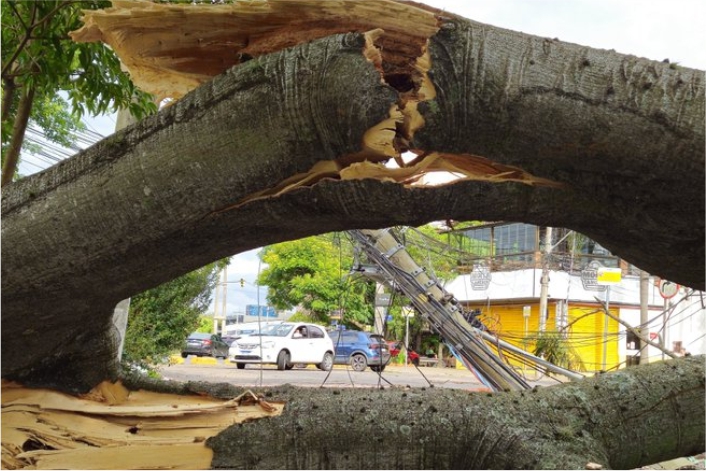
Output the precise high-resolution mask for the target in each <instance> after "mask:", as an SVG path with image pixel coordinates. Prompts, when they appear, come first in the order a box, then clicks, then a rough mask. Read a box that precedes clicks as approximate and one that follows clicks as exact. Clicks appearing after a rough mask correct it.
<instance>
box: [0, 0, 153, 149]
mask: <svg viewBox="0 0 706 471" xmlns="http://www.w3.org/2000/svg"><path fill="white" fill-rule="evenodd" d="M108 6H110V2H108V1H98V0H83V1H70V0H37V1H32V2H27V1H16V0H7V1H5V2H3V8H2V42H1V48H0V55H1V57H2V89H3V100H4V101H7V103H4V104H3V116H2V142H3V144H5V143H7V142H9V140H10V135H11V134H12V133H13V131H14V130H15V128H16V127H17V125H18V123H19V122H20V121H22V120H23V119H25V118H24V117H21V116H18V115H17V111H18V100H19V98H20V97H21V96H23V95H26V94H27V92H28V90H30V89H32V90H33V91H34V101H33V106H32V110H31V113H30V118H31V120H32V121H33V122H34V123H35V124H36V125H37V126H39V127H40V128H42V129H43V131H44V132H45V133H46V135H47V138H48V139H49V140H51V141H53V142H56V143H59V144H62V145H67V144H68V143H69V142H68V139H69V137H70V132H72V131H76V130H80V129H81V125H80V124H79V123H80V118H81V116H82V115H84V114H86V113H89V114H92V115H97V114H103V113H107V112H113V111H117V110H118V109H120V108H127V109H129V110H130V112H131V113H132V114H133V115H134V116H135V117H136V118H138V119H140V118H142V117H144V116H145V115H146V114H149V113H152V112H154V111H156V109H157V107H156V105H155V104H154V103H152V97H151V95H149V94H146V93H144V92H141V91H139V90H138V89H137V88H136V87H135V86H134V85H133V83H132V82H131V81H130V78H129V77H128V75H127V74H126V73H124V72H123V71H121V70H120V61H119V59H118V57H117V56H116V55H115V53H114V52H113V51H112V50H111V49H110V48H108V47H107V46H106V45H104V44H102V43H100V42H97V43H75V42H74V41H72V40H71V38H70V37H69V32H71V31H74V30H77V29H79V28H80V27H81V26H82V22H81V20H80V18H81V16H82V13H81V11H82V10H92V9H99V8H104V7H108ZM62 96H63V97H66V98H67V100H68V101H67V100H65V99H64V98H62ZM6 150H7V148H6V146H5V145H3V154H2V155H3V161H4V160H5V155H6Z"/></svg>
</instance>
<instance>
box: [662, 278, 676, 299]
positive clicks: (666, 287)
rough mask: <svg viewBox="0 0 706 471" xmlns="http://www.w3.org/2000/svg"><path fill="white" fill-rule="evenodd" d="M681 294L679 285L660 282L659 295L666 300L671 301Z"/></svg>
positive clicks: (664, 281) (665, 281)
mask: <svg viewBox="0 0 706 471" xmlns="http://www.w3.org/2000/svg"><path fill="white" fill-rule="evenodd" d="M678 292H679V285H678V284H676V283H672V282H671V281H667V280H659V295H660V296H662V297H663V298H664V299H670V298H673V297H674V296H676V295H677V293H678Z"/></svg>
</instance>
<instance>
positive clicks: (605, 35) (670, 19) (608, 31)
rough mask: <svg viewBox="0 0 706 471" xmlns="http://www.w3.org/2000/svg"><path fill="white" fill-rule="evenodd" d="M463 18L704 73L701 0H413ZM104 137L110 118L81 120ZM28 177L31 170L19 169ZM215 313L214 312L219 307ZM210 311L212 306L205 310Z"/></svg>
mask: <svg viewBox="0 0 706 471" xmlns="http://www.w3.org/2000/svg"><path fill="white" fill-rule="evenodd" d="M417 1H419V2H421V3H427V4H429V5H431V6H434V7H436V8H440V9H445V10H448V11H451V12H453V13H457V14H459V15H461V16H464V17H466V18H469V19H472V20H475V21H479V22H482V23H487V24H490V25H493V26H499V27H503V28H507V29H511V30H515V31H521V32H524V33H528V34H533V35H537V36H542V37H550V38H559V39H560V40H561V41H566V42H572V43H576V44H581V45H584V46H590V47H594V48H600V49H615V50H616V51H617V52H619V53H625V54H632V55H636V56H640V57H646V58H648V59H653V60H658V61H661V60H663V59H669V60H670V62H672V63H678V64H679V65H682V66H685V67H692V68H697V69H701V70H706V47H704V45H706V28H705V27H704V25H705V24H706V21H705V20H706V1H703V0H659V1H658V0H417ZM87 124H88V126H89V128H90V129H92V130H94V131H96V132H99V133H100V134H103V135H104V136H107V135H109V134H112V133H113V131H114V128H115V115H108V116H101V117H98V118H91V119H88V120H87ZM20 169H21V171H23V172H25V174H29V173H32V172H35V171H37V170H38V169H37V167H35V166H31V165H23V166H22V167H20ZM257 252H258V250H251V251H248V252H245V253H241V254H236V255H234V256H233V257H232V258H231V263H230V265H229V267H228V270H227V276H228V280H229V281H237V280H240V279H241V278H243V279H244V280H245V283H244V287H241V286H240V283H228V284H227V287H228V290H227V295H226V313H227V314H229V315H230V314H235V313H243V312H244V311H245V306H246V305H248V304H257V301H258V299H259V300H260V304H263V305H264V304H265V303H266V300H265V298H266V295H267V288H266V287H258V286H257V285H256V284H255V280H256V278H257V274H258V272H259V270H261V269H262V268H263V267H262V266H261V264H260V263H259V259H258V257H257ZM219 309H220V308H219ZM211 311H213V304H212V307H211Z"/></svg>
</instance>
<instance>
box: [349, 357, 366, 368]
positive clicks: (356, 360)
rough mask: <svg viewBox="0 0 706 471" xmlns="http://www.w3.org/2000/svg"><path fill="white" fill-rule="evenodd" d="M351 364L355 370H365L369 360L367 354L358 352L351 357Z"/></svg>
mask: <svg viewBox="0 0 706 471" xmlns="http://www.w3.org/2000/svg"><path fill="white" fill-rule="evenodd" d="M351 366H352V367H353V369H354V370H355V371H365V368H367V366H368V360H367V359H366V358H365V355H361V354H356V355H353V356H352V357H351Z"/></svg>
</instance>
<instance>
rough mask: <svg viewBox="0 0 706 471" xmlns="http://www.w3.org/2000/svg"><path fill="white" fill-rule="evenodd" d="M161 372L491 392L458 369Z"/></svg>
mask: <svg viewBox="0 0 706 471" xmlns="http://www.w3.org/2000/svg"><path fill="white" fill-rule="evenodd" d="M159 372H160V373H161V374H162V375H163V377H164V379H168V380H175V381H206V382H210V383H230V384H233V385H236V386H242V387H257V386H276V385H281V384H292V385H297V386H307V387H322V386H323V387H338V388H371V387H378V386H383V387H393V386H394V387H407V386H409V387H413V388H422V387H429V386H430V385H433V387H440V388H450V389H465V390H468V391H486V390H487V389H486V388H485V386H484V385H483V384H481V383H480V381H478V379H477V378H476V377H475V376H474V375H473V374H472V373H471V372H469V371H468V370H465V369H464V370H462V369H455V368H427V367H423V368H419V369H417V368H415V367H414V366H412V365H409V366H406V367H405V366H398V365H389V366H388V367H387V368H385V371H383V372H382V374H381V375H379V374H378V373H375V372H373V371H371V370H370V369H369V368H368V369H366V370H365V371H363V372H357V371H353V370H352V369H350V368H348V367H346V366H345V365H336V366H335V367H334V369H333V370H331V372H330V373H331V374H330V375H329V374H328V372H326V371H321V370H319V369H317V368H314V367H313V366H309V367H308V368H296V367H295V368H293V369H291V370H289V371H279V370H277V368H276V367H275V366H269V365H266V366H263V367H260V366H257V365H248V366H247V367H246V368H245V369H243V370H239V369H237V368H236V366H235V364H233V363H230V362H229V361H227V360H226V361H223V360H217V361H216V362H215V364H212V365H203V364H191V363H190V361H189V359H187V361H186V362H185V363H183V364H177V365H170V366H166V365H165V366H162V367H160V368H159ZM530 384H531V385H533V386H534V385H535V384H536V385H540V386H548V385H551V384H557V382H556V381H554V380H551V379H546V378H544V379H542V380H541V381H530Z"/></svg>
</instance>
